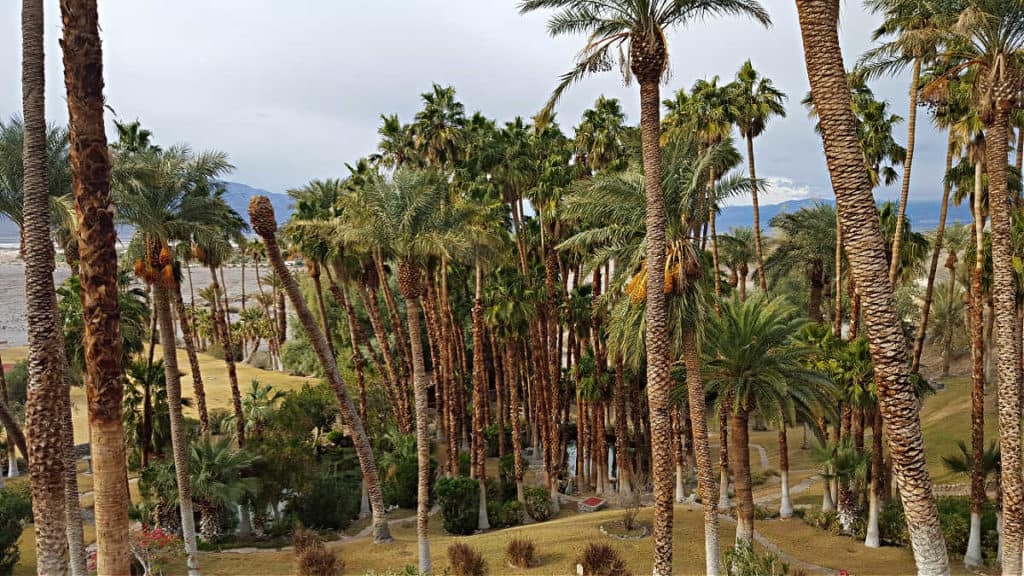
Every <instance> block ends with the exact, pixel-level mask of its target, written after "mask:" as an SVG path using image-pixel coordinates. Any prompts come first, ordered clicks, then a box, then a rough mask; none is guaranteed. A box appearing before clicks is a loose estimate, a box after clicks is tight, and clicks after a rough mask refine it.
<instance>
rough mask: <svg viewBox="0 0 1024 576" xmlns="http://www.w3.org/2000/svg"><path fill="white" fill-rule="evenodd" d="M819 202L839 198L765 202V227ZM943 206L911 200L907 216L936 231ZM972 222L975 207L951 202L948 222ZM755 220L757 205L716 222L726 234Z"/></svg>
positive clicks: (726, 212) (725, 213)
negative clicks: (781, 216)
mask: <svg viewBox="0 0 1024 576" xmlns="http://www.w3.org/2000/svg"><path fill="white" fill-rule="evenodd" d="M815 204H829V205H835V201H834V200H832V199H806V200H789V201H786V202H781V203H779V204H767V205H765V204H762V205H761V206H760V208H761V210H760V211H761V227H762V228H764V229H766V230H769V233H770V228H771V227H770V225H769V223H770V222H771V219H772V218H773V217H775V216H776V215H778V214H782V213H785V212H796V211H797V210H800V209H801V208H806V207H809V206H814V205H815ZM941 207H942V204H941V202H939V201H938V200H935V201H932V200H921V201H918V202H915V201H914V200H911V201H910V202H908V203H907V218H909V219H910V224H911V226H912V227H913V229H914V230H915V231H917V232H922V231H924V232H927V231H929V230H934V229H935V228H936V227H937V226H938V225H939V210H940V208H941ZM970 221H971V210H970V208H969V207H968V206H967V205H962V206H954V205H953V204H952V203H950V205H949V211H948V213H947V214H946V224H947V225H949V224H952V223H954V222H962V223H967V222H970ZM753 222H754V208H753V207H752V206H727V207H725V208H723V209H722V210H721V212H719V214H718V216H717V217H716V219H715V225H716V228H717V229H718V232H719V233H726V232H729V231H730V230H732V229H733V228H736V227H738V226H753Z"/></svg>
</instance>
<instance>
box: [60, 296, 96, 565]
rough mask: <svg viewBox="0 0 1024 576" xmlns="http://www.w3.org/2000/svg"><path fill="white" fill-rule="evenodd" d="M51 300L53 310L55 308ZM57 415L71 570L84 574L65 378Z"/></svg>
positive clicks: (68, 390)
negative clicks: (61, 450) (62, 454)
mask: <svg viewBox="0 0 1024 576" xmlns="http://www.w3.org/2000/svg"><path fill="white" fill-rule="evenodd" d="M56 304H57V303H56V301H54V312H55V314H56V315H58V316H59V315H60V313H59V312H57V311H56ZM62 394H63V398H61V400H62V403H61V404H62V407H61V414H60V418H61V420H62V422H61V429H62V430H61V435H62V437H63V438H62V439H63V443H64V515H65V516H66V517H67V522H68V524H67V535H68V558H69V560H70V562H71V574H73V575H74V576H86V574H88V573H89V572H88V570H87V569H86V565H85V528H84V527H83V525H82V501H81V499H80V498H79V492H78V458H76V457H75V426H74V422H73V420H72V419H71V383H70V382H65V384H64V387H63V390H62Z"/></svg>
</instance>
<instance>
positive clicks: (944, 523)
mask: <svg viewBox="0 0 1024 576" xmlns="http://www.w3.org/2000/svg"><path fill="white" fill-rule="evenodd" d="M935 506H936V508H938V510H939V525H940V527H941V528H942V534H943V535H944V536H945V538H946V547H947V548H949V551H950V552H952V553H955V554H959V555H962V554H964V553H966V552H967V539H968V536H969V530H970V526H971V499H970V498H965V497H950V496H947V497H942V498H937V499H936V500H935ZM989 532H992V533H996V515H995V509H994V505H993V504H992V503H986V506H985V507H984V508H983V509H982V512H981V534H982V539H981V546H982V555H983V556H986V557H987V556H988V555H989V554H991V555H992V556H993V557H994V556H995V554H996V549H997V546H998V533H996V536H995V537H994V538H986V535H987V534H989Z"/></svg>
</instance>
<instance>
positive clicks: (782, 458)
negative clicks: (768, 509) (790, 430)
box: [779, 414, 793, 518]
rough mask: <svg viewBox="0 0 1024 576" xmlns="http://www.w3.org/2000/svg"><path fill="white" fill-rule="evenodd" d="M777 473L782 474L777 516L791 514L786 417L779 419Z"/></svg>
mask: <svg viewBox="0 0 1024 576" xmlns="http://www.w3.org/2000/svg"><path fill="white" fill-rule="evenodd" d="M779 474H780V475H781V476H782V486H781V490H782V499H781V501H780V503H779V517H780V518H789V517H791V516H793V503H792V502H791V501H790V499H789V439H788V438H787V437H786V417H785V415H784V414H783V415H782V417H781V418H780V420H779Z"/></svg>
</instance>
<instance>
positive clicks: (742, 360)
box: [703, 296, 829, 546]
mask: <svg viewBox="0 0 1024 576" xmlns="http://www.w3.org/2000/svg"><path fill="white" fill-rule="evenodd" d="M719 307H720V309H721V314H720V315H719V314H712V315H709V318H708V319H707V322H708V324H707V326H706V327H705V329H704V332H703V333H704V338H705V346H706V347H705V354H706V357H705V358H706V359H705V361H704V367H703V375H704V377H705V379H706V382H707V387H708V389H709V390H711V391H713V392H714V393H715V395H716V397H717V398H718V399H719V400H718V401H719V402H729V401H731V402H732V406H730V407H729V413H730V414H731V415H732V422H731V428H732V434H731V441H732V446H731V449H730V451H729V452H730V455H731V456H732V471H733V477H734V482H735V485H736V500H737V502H736V510H737V515H736V544H737V545H738V546H739V545H750V543H751V540H752V538H753V531H754V498H753V493H752V492H751V481H750V442H749V438H750V437H749V431H748V422H749V419H750V416H751V414H753V413H754V412H760V414H761V415H762V416H764V417H765V418H766V419H768V420H770V421H779V422H778V423H779V425H781V426H785V425H786V421H787V420H788V421H791V420H794V419H795V414H796V405H797V404H800V405H803V406H818V405H824V404H825V403H826V397H827V393H828V385H829V381H828V380H827V379H826V378H825V377H824V376H822V375H821V374H819V373H817V372H815V371H813V370H809V369H807V368H806V367H805V365H806V362H805V361H806V357H807V351H808V349H806V348H803V347H800V346H795V345H793V343H792V341H791V339H792V337H793V335H795V334H796V333H797V332H799V330H800V327H801V326H802V325H803V324H805V323H806V320H805V319H804V318H801V317H798V316H797V315H796V314H794V311H793V309H792V308H790V307H789V306H787V305H784V304H782V303H780V302H773V301H770V300H766V299H765V298H764V297H762V296H759V297H756V298H752V299H750V300H748V301H746V302H741V301H739V300H738V299H735V298H734V299H730V300H725V301H722V302H721V303H720V304H719Z"/></svg>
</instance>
